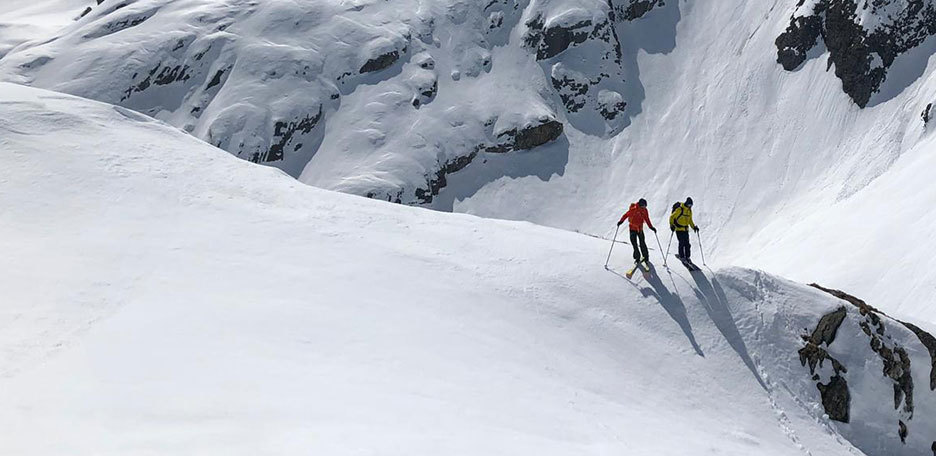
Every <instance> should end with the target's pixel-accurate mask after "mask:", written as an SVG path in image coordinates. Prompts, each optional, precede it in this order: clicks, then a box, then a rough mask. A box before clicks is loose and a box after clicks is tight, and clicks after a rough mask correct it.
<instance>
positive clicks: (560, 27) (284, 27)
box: [0, 0, 658, 203]
mask: <svg viewBox="0 0 936 456" xmlns="http://www.w3.org/2000/svg"><path fill="white" fill-rule="evenodd" d="M576 2H577V3H576ZM576 2H571V3H570V2H569V1H567V0H562V1H559V0H555V1H550V0H535V1H532V2H528V1H521V0H493V1H489V2H464V1H459V0H403V1H397V2H393V3H392V4H390V3H387V2H383V1H355V2H330V1H319V0H306V1H302V2H257V1H250V0H230V1H228V0H179V1H168V0H106V1H102V2H99V4H94V5H92V7H90V8H89V9H88V10H86V11H84V12H83V13H82V14H81V15H80V18H79V19H78V20H77V22H76V23H75V24H73V25H72V26H70V27H68V28H67V29H65V30H64V31H63V32H62V33H61V34H60V36H57V37H53V38H52V39H51V40H46V42H42V43H36V45H33V46H26V47H25V48H24V49H21V50H18V52H15V53H13V54H11V55H9V56H7V57H6V58H5V59H4V60H3V61H2V62H0V74H3V75H5V77H6V78H7V79H12V80H13V81H16V82H21V83H28V84H31V85H36V86H41V87H46V88H51V89H55V90H59V91H64V92H67V93H72V94H76V95H81V96H85V97H89V98H93V99H97V100H101V101H104V102H108V103H116V104H119V105H121V106H125V107H128V108H131V109H135V110H138V111H140V112H144V113H146V114H149V115H152V116H154V117H157V118H159V119H162V120H165V121H167V122H170V123H172V124H174V125H177V126H179V127H182V128H184V129H185V130H186V131H188V132H190V133H192V134H194V135H195V136H197V137H199V138H202V139H204V140H205V141H207V142H210V143H211V144H213V145H215V146H218V147H220V148H222V149H225V150H227V151H229V152H231V153H232V154H234V155H236V156H238V157H240V158H243V159H245V160H249V161H252V162H255V163H264V164H269V165H273V166H276V167H279V168H281V169H283V170H285V171H286V172H287V173H289V174H291V175H293V176H296V177H299V176H300V175H301V180H302V181H304V182H307V183H310V184H314V185H319V186H324V187H330V188H336V189H340V190H342V191H346V192H351V193H356V194H360V195H367V196H371V197H374V198H380V199H386V200H390V201H396V202H402V203H431V202H432V201H433V197H434V196H436V195H437V194H438V193H439V192H440V191H441V189H442V188H444V187H445V182H446V179H445V176H446V175H448V174H451V173H453V172H456V171H459V170H461V169H463V168H464V167H465V166H468V165H469V164H471V163H472V162H474V161H475V159H476V158H477V157H479V156H480V157H482V160H481V161H485V156H486V155H488V154H493V153H506V152H511V151H523V150H529V149H535V148H537V147H538V146H541V145H544V144H547V143H551V142H553V141H555V140H557V139H558V138H559V137H560V135H561V134H562V132H563V130H564V125H563V124H564V121H565V116H566V115H568V117H569V121H570V122H571V123H572V125H575V126H577V127H578V128H582V129H583V130H586V131H587V132H589V133H594V134H597V135H602V136H609V135H615V134H617V133H618V132H620V131H621V129H622V128H623V127H624V126H625V125H626V122H627V121H628V117H627V116H626V115H623V114H622V113H623V112H624V111H625V109H626V106H627V100H626V99H625V98H624V96H623V95H622V93H621V92H622V91H623V90H622V84H624V81H625V78H624V75H623V70H622V67H621V63H622V62H621V52H622V51H621V46H620V43H619V42H618V38H617V36H616V32H615V25H616V24H615V20H614V18H615V14H618V15H620V16H622V17H627V18H629V19H628V20H636V19H638V18H639V17H640V16H643V15H644V14H646V13H647V12H648V11H650V10H652V9H653V7H654V6H656V4H657V3H658V2H634V1H630V2H626V1H625V2H618V3H619V4H612V3H609V2H607V1H605V0H600V1H599V0H576ZM615 11H617V13H615ZM521 33H522V34H523V35H524V37H523V39H522V40H517V39H515V40H514V41H515V42H514V43H511V38H510V37H511V36H512V35H518V34H521ZM496 56H497V57H496ZM495 58H496V59H499V60H501V59H502V61H503V63H501V64H498V63H497V62H495ZM537 60H542V61H544V62H543V63H542V65H543V67H542V71H538V70H536V69H535V68H536V65H535V63H534V62H535V61H537ZM523 61H526V64H525V65H523V64H522V63H523ZM516 63H521V65H519V67H518V66H517V65H516ZM531 81H533V83H532V84H531V83H530V82H531ZM537 81H539V83H537ZM504 85H512V86H513V87H504ZM548 86H552V88H553V89H549V88H547V87H548ZM505 89H506V90H505ZM552 90H555V92H556V93H557V94H558V97H555V96H554V95H553V94H552V93H551V92H552ZM560 100H561V101H560ZM544 129H545V130H544ZM456 130H457V131H456ZM560 147H562V146H560ZM317 154H319V155H320V156H319V157H316V155H317ZM336 156H337V157H336ZM314 157H315V158H314ZM556 166H557V169H556V172H557V173H560V174H561V166H562V164H561V163H557V164H556ZM303 170H305V171H303ZM529 172H530V173H531V174H532V173H538V172H540V170H536V169H534V170H530V171H529ZM547 178H548V176H547Z"/></svg>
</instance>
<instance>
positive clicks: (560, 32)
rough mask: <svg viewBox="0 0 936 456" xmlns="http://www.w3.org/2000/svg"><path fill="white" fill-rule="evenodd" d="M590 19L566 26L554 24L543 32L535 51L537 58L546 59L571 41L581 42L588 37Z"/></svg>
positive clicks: (562, 49) (563, 48)
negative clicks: (540, 41)
mask: <svg viewBox="0 0 936 456" xmlns="http://www.w3.org/2000/svg"><path fill="white" fill-rule="evenodd" d="M591 26H592V23H591V21H582V22H579V23H576V24H573V25H570V26H568V27H563V26H562V25H555V26H553V27H550V28H548V29H546V30H545V31H544V32H543V40H542V43H541V44H540V46H539V48H538V49H537V51H536V59H537V60H546V59H549V58H552V57H555V56H557V55H559V53H561V52H562V51H564V50H566V49H568V48H569V46H571V45H572V44H573V43H575V44H581V43H584V42H585V40H587V39H588V30H587V29H588V28H589V27H591Z"/></svg>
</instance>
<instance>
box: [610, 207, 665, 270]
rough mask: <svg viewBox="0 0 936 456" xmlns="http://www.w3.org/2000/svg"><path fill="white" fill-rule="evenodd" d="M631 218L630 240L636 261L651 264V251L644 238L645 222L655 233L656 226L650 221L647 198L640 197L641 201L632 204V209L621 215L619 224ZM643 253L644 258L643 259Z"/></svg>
mask: <svg viewBox="0 0 936 456" xmlns="http://www.w3.org/2000/svg"><path fill="white" fill-rule="evenodd" d="M627 219H630V242H631V245H632V246H634V262H635V263H640V262H641V261H643V262H644V263H647V264H650V253H649V251H648V250H647V241H646V239H644V232H643V224H644V223H646V224H647V226H648V227H650V229H651V230H653V232H654V233H656V228H654V227H653V223H650V214H649V213H648V212H647V200H645V199H643V198H640V201H637V202H636V203H633V204H631V205H630V209H628V210H627V212H625V213H624V215H623V216H621V220H619V221H618V223H617V224H618V226H621V225H622V224H623V223H624V221H625V220H627ZM641 255H643V259H642V260H641Z"/></svg>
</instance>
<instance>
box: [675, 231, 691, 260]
mask: <svg viewBox="0 0 936 456" xmlns="http://www.w3.org/2000/svg"><path fill="white" fill-rule="evenodd" d="M676 240H678V241H679V256H680V257H681V258H682V259H684V260H688V259H689V254H690V251H691V250H692V246H691V245H690V244H689V230H686V231H677V232H676Z"/></svg>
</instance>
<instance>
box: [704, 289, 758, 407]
mask: <svg viewBox="0 0 936 456" xmlns="http://www.w3.org/2000/svg"><path fill="white" fill-rule="evenodd" d="M692 280H693V281H694V282H695V284H696V288H693V291H694V292H695V294H696V297H698V298H699V302H701V303H702V306H703V307H705V311H706V312H707V313H708V315H709V318H711V319H712V323H715V327H716V328H718V330H719V331H721V333H722V335H723V336H724V337H725V340H726V341H727V342H728V345H729V346H731V348H732V349H733V350H734V351H735V352H736V353H737V354H738V356H740V357H741V361H742V362H744V365H745V366H747V368H748V369H749V370H750V371H751V373H752V374H754V378H755V379H757V383H759V384H760V386H761V388H764V389H765V390H766V389H767V384H765V383H764V379H763V378H761V375H760V372H758V371H757V366H756V365H755V364H754V360H753V359H751V355H750V354H749V353H748V350H747V345H745V343H744V338H743V337H741V331H739V330H738V326H737V325H736V324H735V320H734V316H732V315H731V311H730V310H729V309H728V298H727V297H726V296H725V291H724V290H723V289H722V287H721V285H720V284H719V283H718V280H716V279H715V278H714V277H713V278H712V281H711V282H709V280H708V278H707V277H706V276H705V274H703V273H702V272H701V271H695V272H693V273H692Z"/></svg>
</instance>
